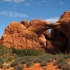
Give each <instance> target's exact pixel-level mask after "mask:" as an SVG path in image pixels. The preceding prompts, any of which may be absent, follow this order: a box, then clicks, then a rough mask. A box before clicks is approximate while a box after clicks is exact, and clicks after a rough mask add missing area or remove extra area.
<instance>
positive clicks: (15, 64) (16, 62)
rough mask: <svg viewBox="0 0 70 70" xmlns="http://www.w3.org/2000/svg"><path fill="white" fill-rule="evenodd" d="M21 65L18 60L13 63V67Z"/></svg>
mask: <svg viewBox="0 0 70 70" xmlns="http://www.w3.org/2000/svg"><path fill="white" fill-rule="evenodd" d="M18 65H19V62H18V61H17V60H15V61H14V62H12V63H11V65H10V66H11V67H15V66H18Z"/></svg>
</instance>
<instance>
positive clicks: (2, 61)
mask: <svg viewBox="0 0 70 70" xmlns="http://www.w3.org/2000/svg"><path fill="white" fill-rule="evenodd" d="M3 63H4V59H3V58H0V68H2V67H3Z"/></svg>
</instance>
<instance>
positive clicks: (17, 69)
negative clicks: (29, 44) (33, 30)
mask: <svg viewBox="0 0 70 70" xmlns="http://www.w3.org/2000/svg"><path fill="white" fill-rule="evenodd" d="M23 68H24V67H23V66H15V67H14V70H23Z"/></svg>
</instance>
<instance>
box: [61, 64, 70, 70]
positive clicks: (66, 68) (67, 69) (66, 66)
mask: <svg viewBox="0 0 70 70" xmlns="http://www.w3.org/2000/svg"><path fill="white" fill-rule="evenodd" d="M61 70H70V65H69V64H68V63H64V64H63V65H62V66H61Z"/></svg>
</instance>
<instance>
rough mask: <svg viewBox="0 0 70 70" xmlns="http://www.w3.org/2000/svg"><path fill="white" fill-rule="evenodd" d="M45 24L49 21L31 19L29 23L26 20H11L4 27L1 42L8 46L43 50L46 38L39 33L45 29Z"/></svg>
mask: <svg viewBox="0 0 70 70" xmlns="http://www.w3.org/2000/svg"><path fill="white" fill-rule="evenodd" d="M47 24H49V23H48V22H45V21H43V20H39V19H36V20H32V21H31V22H30V23H29V24H28V22H27V21H22V22H21V23H19V22H12V23H11V24H10V25H9V26H7V27H6V29H5V32H4V34H3V36H2V38H1V42H2V44H3V45H5V46H8V47H11V46H14V47H15V48H23V49H24V48H33V49H42V50H44V51H45V49H44V48H43V47H44V46H45V44H46V43H45V41H46V40H45V37H44V36H41V34H42V33H43V32H44V31H46V30H47ZM41 30H42V31H41ZM47 32H48V31H47ZM43 38H44V39H43ZM40 40H41V41H40ZM43 43H44V44H43Z"/></svg>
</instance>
